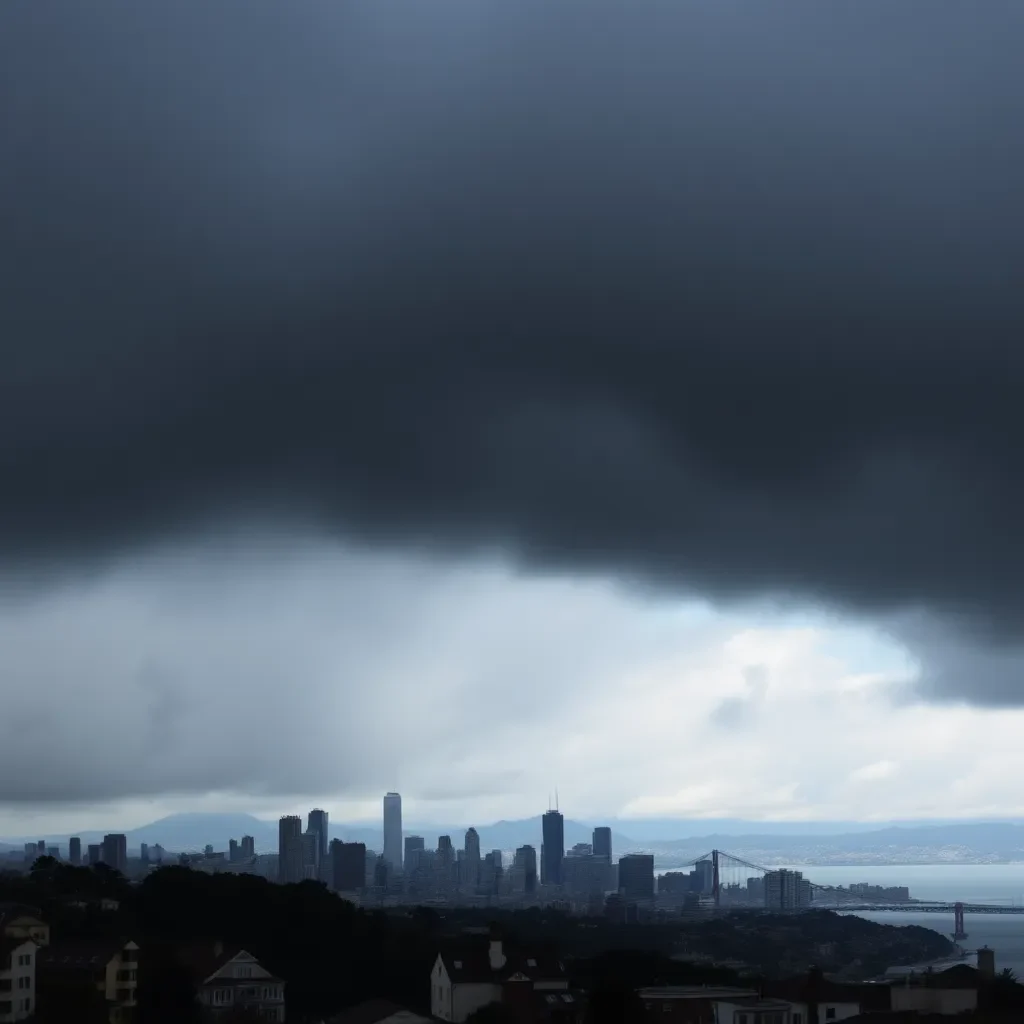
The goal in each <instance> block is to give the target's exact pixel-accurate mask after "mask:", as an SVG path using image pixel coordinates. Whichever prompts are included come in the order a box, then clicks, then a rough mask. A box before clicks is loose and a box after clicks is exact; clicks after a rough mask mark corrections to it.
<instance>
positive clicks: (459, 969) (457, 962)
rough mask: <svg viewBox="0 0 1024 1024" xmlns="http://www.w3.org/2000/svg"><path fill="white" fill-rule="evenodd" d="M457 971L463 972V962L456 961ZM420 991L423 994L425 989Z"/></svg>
mask: <svg viewBox="0 0 1024 1024" xmlns="http://www.w3.org/2000/svg"><path fill="white" fill-rule="evenodd" d="M455 970H457V971H461V970H462V961H461V960H456V961H455ZM420 991H421V992H422V991H423V989H420Z"/></svg>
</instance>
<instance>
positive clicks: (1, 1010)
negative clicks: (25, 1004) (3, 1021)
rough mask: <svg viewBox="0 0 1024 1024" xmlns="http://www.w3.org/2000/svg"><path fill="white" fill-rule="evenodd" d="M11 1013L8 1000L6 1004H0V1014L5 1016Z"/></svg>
mask: <svg viewBox="0 0 1024 1024" xmlns="http://www.w3.org/2000/svg"><path fill="white" fill-rule="evenodd" d="M10 1012H11V1001H10V999H8V1000H7V1001H6V1002H2V1003H0V1014H2V1015H3V1016H7V1014H9V1013H10Z"/></svg>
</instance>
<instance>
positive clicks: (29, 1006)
mask: <svg viewBox="0 0 1024 1024" xmlns="http://www.w3.org/2000/svg"><path fill="white" fill-rule="evenodd" d="M21 1008H22V1009H23V1010H31V1009H32V1000H31V999H26V1000H25V1002H24V1003H23V1004H22V1007H21Z"/></svg>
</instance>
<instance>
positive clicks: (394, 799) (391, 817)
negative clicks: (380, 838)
mask: <svg viewBox="0 0 1024 1024" xmlns="http://www.w3.org/2000/svg"><path fill="white" fill-rule="evenodd" d="M383 856H384V860H385V861H387V863H388V864H390V865H391V867H392V868H393V869H394V870H395V871H401V870H402V798H401V796H399V794H398V793H387V794H385V796H384V854H383Z"/></svg>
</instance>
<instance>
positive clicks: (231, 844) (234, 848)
mask: <svg viewBox="0 0 1024 1024" xmlns="http://www.w3.org/2000/svg"><path fill="white" fill-rule="evenodd" d="M237 860H238V840H237V839H229V840H228V863H230V864H234V863H235V862H236V861H237Z"/></svg>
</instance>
